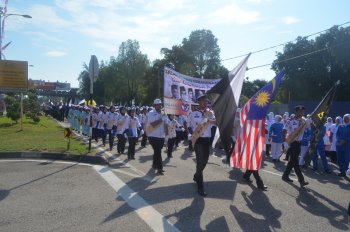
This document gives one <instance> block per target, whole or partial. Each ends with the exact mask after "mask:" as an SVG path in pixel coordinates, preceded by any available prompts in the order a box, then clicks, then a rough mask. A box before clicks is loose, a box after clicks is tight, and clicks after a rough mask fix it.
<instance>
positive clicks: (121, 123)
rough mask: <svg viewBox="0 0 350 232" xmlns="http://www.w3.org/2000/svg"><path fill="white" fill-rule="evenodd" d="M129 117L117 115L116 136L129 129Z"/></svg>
mask: <svg viewBox="0 0 350 232" xmlns="http://www.w3.org/2000/svg"><path fill="white" fill-rule="evenodd" d="M128 118H129V115H127V114H125V115H122V114H119V115H118V117H117V134H123V133H124V131H125V130H126V129H128V127H129V124H128V123H129V120H128Z"/></svg>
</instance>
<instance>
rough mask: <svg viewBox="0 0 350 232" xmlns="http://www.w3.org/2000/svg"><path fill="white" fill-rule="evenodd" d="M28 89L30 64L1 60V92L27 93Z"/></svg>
mask: <svg viewBox="0 0 350 232" xmlns="http://www.w3.org/2000/svg"><path fill="white" fill-rule="evenodd" d="M27 89H28V62H27V61H16V60H0V91H14V92H17V91H26V90H27Z"/></svg>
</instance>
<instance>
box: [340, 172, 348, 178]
mask: <svg viewBox="0 0 350 232" xmlns="http://www.w3.org/2000/svg"><path fill="white" fill-rule="evenodd" d="M338 176H339V177H345V176H346V174H345V173H342V172H341V173H338Z"/></svg>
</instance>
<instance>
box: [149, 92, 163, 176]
mask: <svg viewBox="0 0 350 232" xmlns="http://www.w3.org/2000/svg"><path fill="white" fill-rule="evenodd" d="M153 106H154V109H153V110H151V111H150V112H149V113H148V114H147V125H146V128H147V129H146V130H147V136H148V140H149V143H150V144H151V146H152V148H153V151H154V153H153V164H152V168H155V169H157V174H158V175H164V173H163V172H164V170H163V161H162V148H163V146H164V140H165V139H164V138H165V134H166V133H167V132H166V129H167V128H166V126H165V125H166V124H165V123H166V122H167V117H166V116H165V115H163V114H162V111H161V108H162V101H161V100H160V99H155V100H154V101H153Z"/></svg>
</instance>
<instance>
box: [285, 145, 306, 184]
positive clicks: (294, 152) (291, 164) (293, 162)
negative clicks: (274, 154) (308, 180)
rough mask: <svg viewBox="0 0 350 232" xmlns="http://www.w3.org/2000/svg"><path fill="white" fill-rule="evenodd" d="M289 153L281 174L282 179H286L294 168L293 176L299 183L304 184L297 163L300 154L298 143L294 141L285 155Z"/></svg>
mask: <svg viewBox="0 0 350 232" xmlns="http://www.w3.org/2000/svg"><path fill="white" fill-rule="evenodd" d="M288 152H289V154H290V157H289V161H288V163H287V167H286V170H285V171H284V173H283V176H284V177H288V176H289V174H290V172H291V171H292V169H293V168H294V171H295V174H296V175H297V176H298V181H299V182H301V183H302V182H304V176H303V174H302V173H301V169H300V166H299V163H298V158H299V154H300V142H298V141H294V142H292V143H291V144H290V147H289V148H288V151H287V153H288Z"/></svg>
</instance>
